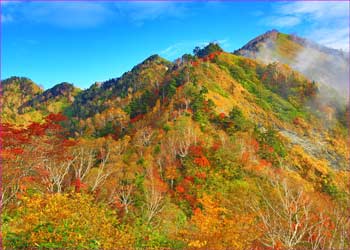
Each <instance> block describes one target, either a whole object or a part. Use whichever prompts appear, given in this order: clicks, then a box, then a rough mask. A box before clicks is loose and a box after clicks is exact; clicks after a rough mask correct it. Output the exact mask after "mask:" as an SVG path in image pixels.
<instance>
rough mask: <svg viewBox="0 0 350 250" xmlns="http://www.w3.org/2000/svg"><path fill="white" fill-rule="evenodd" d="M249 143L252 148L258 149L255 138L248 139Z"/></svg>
mask: <svg viewBox="0 0 350 250" xmlns="http://www.w3.org/2000/svg"><path fill="white" fill-rule="evenodd" d="M250 145H251V146H252V147H253V149H254V150H255V151H258V150H259V142H258V141H257V140H255V139H252V140H251V141H250Z"/></svg>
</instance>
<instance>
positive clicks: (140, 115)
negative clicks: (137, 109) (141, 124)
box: [130, 114, 144, 123]
mask: <svg viewBox="0 0 350 250" xmlns="http://www.w3.org/2000/svg"><path fill="white" fill-rule="evenodd" d="M143 117H144V115H143V114H138V115H137V116H135V117H134V118H132V119H130V123H135V122H137V121H139V120H141V119H142V118H143Z"/></svg>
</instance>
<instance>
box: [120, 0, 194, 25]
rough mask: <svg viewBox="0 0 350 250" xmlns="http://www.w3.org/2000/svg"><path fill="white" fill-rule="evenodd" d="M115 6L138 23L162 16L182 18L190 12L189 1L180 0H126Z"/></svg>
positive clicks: (122, 13)
mask: <svg viewBox="0 0 350 250" xmlns="http://www.w3.org/2000/svg"><path fill="white" fill-rule="evenodd" d="M115 6H116V7H117V9H118V11H119V13H120V14H121V15H123V16H125V17H127V18H129V19H130V20H131V21H134V22H137V23H140V22H141V23H142V22H144V21H145V20H155V19H158V18H162V17H167V18H169V17H171V18H182V17H184V16H185V15H187V14H188V8H187V6H188V3H179V2H159V1H149V2H127V3H125V2H124V3H115Z"/></svg>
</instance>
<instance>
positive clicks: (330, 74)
mask: <svg viewBox="0 0 350 250" xmlns="http://www.w3.org/2000/svg"><path fill="white" fill-rule="evenodd" d="M234 53H235V54H237V55H242V56H245V57H249V58H253V59H258V60H261V61H263V62H264V63H271V62H275V61H277V62H281V63H285V64H288V65H290V66H291V67H292V68H293V69H295V70H297V71H300V72H301V73H303V74H304V75H305V76H307V77H308V78H309V79H311V80H314V81H317V82H319V83H322V84H325V85H327V86H329V87H332V88H334V89H336V90H337V91H338V94H340V95H342V96H343V97H348V95H349V54H348V53H345V52H342V51H338V50H335V49H331V48H327V47H325V46H322V45H319V44H317V43H314V42H311V41H308V40H306V39H303V38H300V37H297V36H295V35H287V34H283V33H280V32H278V31H277V30H272V31H269V32H267V33H265V34H263V35H261V36H258V37H257V38H255V39H253V40H251V41H250V42H249V43H247V44H246V45H245V46H243V47H242V48H241V49H239V50H237V51H235V52H234ZM321 90H322V89H321ZM324 91H325V94H329V93H328V91H327V90H324Z"/></svg>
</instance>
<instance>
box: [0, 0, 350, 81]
mask: <svg viewBox="0 0 350 250" xmlns="http://www.w3.org/2000/svg"><path fill="white" fill-rule="evenodd" d="M348 9H349V2H334V1H332V2H237V1H234V2H185V1H177V2H159V1H157V2H117V1H114V2H111V1H109V2H100V1H90V2H89V1H85V2H78V1H74V2H54V1H50V2H48V1H47V2H34V1H32V2H21V1H2V2H1V29H2V30H1V79H5V78H7V77H10V76H26V77H29V78H31V79H32V80H33V81H35V82H36V83H38V84H40V85H42V86H44V88H49V87H52V86H53V85H55V84H57V83H60V82H64V81H67V82H72V83H74V84H75V85H76V86H79V87H81V88H87V87H89V86H90V85H91V84H92V83H94V82H95V81H104V80H108V79H110V78H114V77H118V76H120V75H122V74H123V73H124V72H126V71H128V70H130V69H131V68H132V67H133V66H135V65H136V64H138V63H140V62H142V61H143V60H144V59H145V58H147V57H149V56H150V55H152V54H159V55H160V56H162V57H164V58H166V59H168V60H174V59H176V58H177V57H180V56H181V55H182V54H184V53H191V52H192V50H193V48H194V47H195V46H204V45H205V44H207V43H208V42H211V41H217V42H219V43H220V44H221V46H222V47H223V48H224V49H225V50H226V51H230V52H231V51H234V50H235V49H238V48H240V47H241V46H243V45H244V44H245V43H247V42H248V41H249V40H251V39H253V38H254V37H256V36H257V35H260V34H262V33H264V32H266V31H267V30H270V29H273V28H276V29H278V30H280V31H282V32H286V33H295V34H297V35H300V36H303V37H306V38H309V39H311V40H314V41H316V42H319V43H321V44H324V45H326V46H329V47H333V48H337V49H343V50H346V51H349V47H348V46H349V45H348V44H349V21H348V19H349V11H348Z"/></svg>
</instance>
